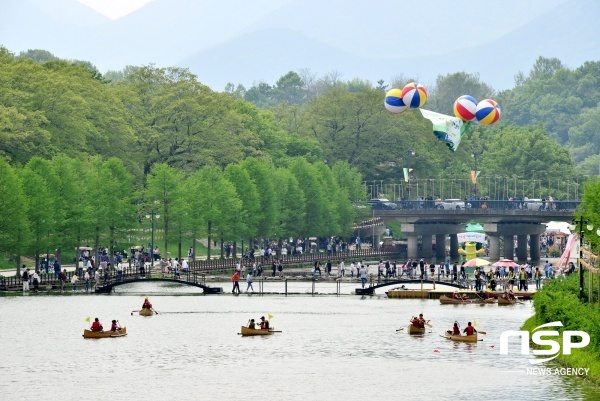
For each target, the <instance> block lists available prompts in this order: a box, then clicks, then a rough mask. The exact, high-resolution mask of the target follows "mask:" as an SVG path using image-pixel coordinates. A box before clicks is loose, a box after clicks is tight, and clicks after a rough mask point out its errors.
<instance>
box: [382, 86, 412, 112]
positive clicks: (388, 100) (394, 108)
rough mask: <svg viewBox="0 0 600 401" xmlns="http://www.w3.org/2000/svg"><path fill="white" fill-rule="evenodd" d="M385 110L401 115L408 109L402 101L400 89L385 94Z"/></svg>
mask: <svg viewBox="0 0 600 401" xmlns="http://www.w3.org/2000/svg"><path fill="white" fill-rule="evenodd" d="M385 108H386V110H387V111H389V112H390V113H394V114H400V113H402V112H403V111H404V110H406V109H407V108H408V107H407V106H406V104H404V102H403V101H402V91H401V90H400V89H396V88H394V89H390V90H389V91H388V92H387V93H386V94H385Z"/></svg>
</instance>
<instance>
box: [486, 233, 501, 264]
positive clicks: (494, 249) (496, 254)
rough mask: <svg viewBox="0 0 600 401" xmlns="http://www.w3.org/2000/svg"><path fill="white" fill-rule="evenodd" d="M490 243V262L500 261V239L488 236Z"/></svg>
mask: <svg viewBox="0 0 600 401" xmlns="http://www.w3.org/2000/svg"><path fill="white" fill-rule="evenodd" d="M488 239H489V241H490V260H498V259H500V237H497V236H495V235H489V236H488Z"/></svg>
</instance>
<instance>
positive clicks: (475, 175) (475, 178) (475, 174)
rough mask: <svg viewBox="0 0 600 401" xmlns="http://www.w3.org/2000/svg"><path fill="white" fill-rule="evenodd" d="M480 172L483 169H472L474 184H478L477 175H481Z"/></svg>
mask: <svg viewBox="0 0 600 401" xmlns="http://www.w3.org/2000/svg"><path fill="white" fill-rule="evenodd" d="M479 173H481V171H475V170H471V182H472V183H473V184H477V177H479Z"/></svg>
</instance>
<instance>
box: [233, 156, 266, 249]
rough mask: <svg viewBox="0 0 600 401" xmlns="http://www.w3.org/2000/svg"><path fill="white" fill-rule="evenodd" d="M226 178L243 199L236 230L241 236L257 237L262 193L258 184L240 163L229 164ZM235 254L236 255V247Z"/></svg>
mask: <svg viewBox="0 0 600 401" xmlns="http://www.w3.org/2000/svg"><path fill="white" fill-rule="evenodd" d="M225 178H227V180H229V182H231V183H232V184H233V186H234V187H235V191H236V194H237V197H238V198H239V199H240V200H241V201H242V210H241V211H240V213H239V215H238V216H237V217H238V220H236V222H237V223H236V229H235V232H236V233H238V234H239V236H240V237H241V238H254V237H256V234H257V233H258V229H257V228H258V222H259V217H260V195H259V193H258V190H257V188H256V184H255V183H254V181H252V180H251V179H250V174H248V171H247V170H246V169H244V168H243V167H242V166H241V165H239V164H230V165H228V166H227V167H226V168H225ZM236 239H237V238H236ZM234 256H236V248H235V247H234Z"/></svg>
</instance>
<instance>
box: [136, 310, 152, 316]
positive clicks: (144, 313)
mask: <svg viewBox="0 0 600 401" xmlns="http://www.w3.org/2000/svg"><path fill="white" fill-rule="evenodd" d="M139 313H140V316H152V315H154V311H153V310H152V309H147V308H142V310H140V312H139Z"/></svg>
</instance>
